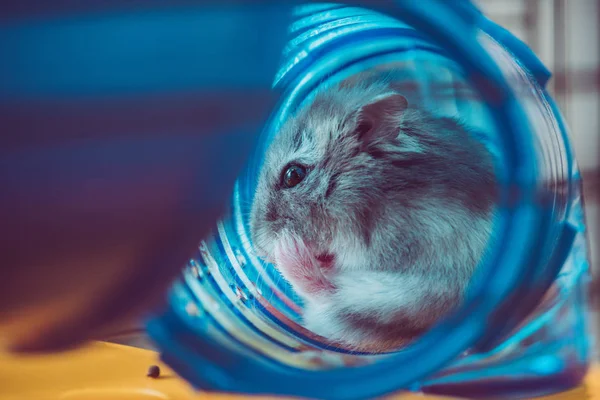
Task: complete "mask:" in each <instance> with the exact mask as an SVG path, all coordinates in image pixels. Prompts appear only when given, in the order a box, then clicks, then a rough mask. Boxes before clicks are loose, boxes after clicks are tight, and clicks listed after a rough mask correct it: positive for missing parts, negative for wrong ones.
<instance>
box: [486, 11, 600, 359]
mask: <svg viewBox="0 0 600 400" xmlns="http://www.w3.org/2000/svg"><path fill="white" fill-rule="evenodd" d="M475 2H476V3H478V5H479V6H480V7H481V9H482V10H483V11H484V12H485V13H486V14H487V15H488V17H489V18H491V19H493V20H494V21H495V22H497V23H499V24H500V25H502V26H504V27H505V28H507V29H508V30H510V31H511V32H512V33H513V34H515V35H516V36H518V37H519V38H520V39H521V40H523V41H524V42H526V43H527V44H528V45H529V46H530V47H531V48H532V49H533V51H534V52H535V53H537V55H538V56H539V57H540V58H541V60H542V61H543V62H544V64H546V66H547V67H548V68H550V70H551V71H552V72H553V73H554V77H553V79H552V80H551V81H550V91H551V93H552V95H553V96H554V98H555V99H556V100H557V101H558V104H559V105H560V108H561V110H562V111H563V113H564V116H565V118H566V120H567V122H568V124H569V127H570V129H571V132H570V134H571V142H572V145H573V147H574V149H575V155H576V157H577V160H578V162H579V167H580V169H581V172H582V175H583V186H584V198H585V201H586V214H587V222H588V227H589V243H590V252H591V257H592V274H594V275H595V276H598V275H599V274H600V259H599V258H600V251H599V250H600V182H599V181H600V161H599V160H600V156H599V154H600V27H599V26H600V0H475ZM592 327H593V329H594V331H595V333H596V336H597V337H600V335H599V334H600V316H599V315H598V313H597V312H593V315H592ZM598 341H600V340H598ZM596 357H597V359H598V358H600V351H599V346H598V345H596Z"/></svg>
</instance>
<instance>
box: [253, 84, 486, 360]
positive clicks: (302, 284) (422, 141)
mask: <svg viewBox="0 0 600 400" xmlns="http://www.w3.org/2000/svg"><path fill="white" fill-rule="evenodd" d="M494 183H495V175H494V165H493V160H492V158H491V155H490V153H489V152H488V150H487V149H486V147H485V146H484V145H482V144H481V143H480V142H479V141H478V140H476V139H475V138H474V137H473V136H472V135H471V134H470V132H469V130H468V129H467V128H466V127H465V126H463V125H462V124H461V123H459V121H457V120H455V119H453V118H438V117H434V116H433V115H432V114H430V113H429V112H427V111H425V110H423V109H420V108H419V107H418V106H417V105H414V104H409V102H408V100H407V99H406V97H405V96H403V95H402V94H401V93H399V92H398V91H396V90H394V89H393V86H392V85H390V83H389V82H388V81H386V80H382V79H380V80H373V79H370V80H360V79H359V80H354V81H353V83H348V81H346V82H343V83H341V84H338V85H336V86H334V87H330V88H328V89H324V90H322V91H321V92H319V93H317V94H316V95H315V97H314V100H313V101H312V102H310V103H309V104H308V105H307V106H305V107H303V108H301V109H300V110H299V111H298V112H297V113H296V114H295V115H294V116H293V117H291V118H290V119H289V120H287V121H286V122H285V123H284V124H283V126H282V127H281V129H280V131H279V132H278V134H277V135H276V137H275V138H274V139H273V141H272V143H271V144H270V146H269V148H268V149H267V152H266V154H265V158H264V162H263V165H262V167H261V170H260V173H259V177H258V183H257V188H256V193H255V197H254V200H253V204H252V209H251V213H250V229H251V240H252V243H253V246H254V248H255V249H256V252H257V254H258V255H259V256H260V257H262V258H263V259H265V260H266V261H268V262H271V263H273V264H274V265H275V266H276V267H277V268H278V270H279V271H280V272H281V274H282V275H283V277H284V278H285V279H287V280H288V281H289V282H290V284H291V285H292V286H293V288H294V289H295V290H296V292H297V293H298V294H299V295H300V296H301V297H302V298H303V299H304V302H305V308H304V313H303V321H304V322H303V323H304V326H305V327H306V328H307V329H309V330H311V331H312V332H314V333H316V334H318V335H320V336H322V337H325V338H327V339H328V340H330V341H332V342H334V343H338V344H341V345H344V346H346V347H347V348H350V349H354V350H366V351H376V352H379V351H389V350H393V349H396V348H398V347H401V346H403V345H405V344H406V343H408V342H409V341H410V340H412V339H414V338H415V337H416V336H417V335H419V334H421V333H423V332H424V331H425V330H427V329H428V328H430V327H431V326H432V324H434V323H435V322H436V321H437V320H438V319H439V318H440V317H442V316H444V315H445V314H446V313H447V312H448V311H450V310H451V309H453V308H454V307H455V306H457V305H458V304H459V303H460V301H461V300H462V298H463V296H464V293H465V288H466V286H467V284H468V282H469V280H470V278H471V276H472V273H473V271H474V269H475V267H476V266H477V265H478V262H479V260H480V258H481V257H482V255H483V253H484V250H485V248H486V246H487V243H488V239H489V237H490V234H491V228H492V217H493V213H494V203H495V191H494V189H493V188H494V187H495V185H494Z"/></svg>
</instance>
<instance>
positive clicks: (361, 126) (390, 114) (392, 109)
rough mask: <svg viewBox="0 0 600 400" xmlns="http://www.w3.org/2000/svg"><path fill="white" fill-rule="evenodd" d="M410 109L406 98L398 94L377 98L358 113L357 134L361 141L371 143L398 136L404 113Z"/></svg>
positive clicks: (388, 94) (383, 95) (387, 94)
mask: <svg viewBox="0 0 600 400" xmlns="http://www.w3.org/2000/svg"><path fill="white" fill-rule="evenodd" d="M407 107H408V100H406V97H404V96H402V95H401V94H398V93H392V92H391V93H386V94H382V95H380V96H377V97H375V98H374V99H373V100H372V101H371V102H370V103H368V104H367V105H365V106H363V107H362V108H361V109H360V111H359V113H358V120H357V122H356V130H355V132H356V133H357V134H358V137H359V140H361V141H367V142H368V141H370V140H373V139H376V138H381V137H384V136H387V135H393V136H394V137H395V136H396V135H397V134H398V128H399V122H400V119H401V117H402V113H403V112H404V111H405V110H406V108H407Z"/></svg>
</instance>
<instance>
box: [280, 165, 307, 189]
mask: <svg viewBox="0 0 600 400" xmlns="http://www.w3.org/2000/svg"><path fill="white" fill-rule="evenodd" d="M305 177H306V168H305V167H303V166H302V165H297V164H292V165H289V166H287V167H286V168H285V169H284V170H283V174H282V176H281V183H282V184H283V187H285V188H288V189H289V188H293V187H294V186H296V185H298V184H299V183H300V182H302V181H303V180H304V178H305Z"/></svg>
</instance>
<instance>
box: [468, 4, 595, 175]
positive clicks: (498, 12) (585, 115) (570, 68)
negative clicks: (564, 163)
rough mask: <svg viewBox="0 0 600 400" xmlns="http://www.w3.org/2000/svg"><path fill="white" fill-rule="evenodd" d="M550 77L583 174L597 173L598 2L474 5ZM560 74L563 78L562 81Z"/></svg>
mask: <svg viewBox="0 0 600 400" xmlns="http://www.w3.org/2000/svg"><path fill="white" fill-rule="evenodd" d="M476 2H477V3H479V5H480V7H481V8H482V9H483V11H484V12H485V13H486V14H487V15H488V17H490V18H491V19H492V20H494V21H496V22H497V23H499V24H500V25H502V26H504V27H505V28H507V29H509V30H510V31H511V32H513V33H514V34H515V35H516V36H518V37H519V38H520V39H522V40H524V41H525V42H526V43H528V44H529V45H530V47H531V48H532V49H533V50H534V51H535V52H536V53H537V54H538V56H539V57H540V58H541V60H542V61H543V62H544V63H545V64H546V65H547V66H548V67H549V68H550V69H551V70H552V71H553V72H556V73H557V75H556V78H555V80H553V82H552V84H551V86H550V89H551V90H552V91H553V93H554V94H555V98H556V99H557V100H558V102H559V104H560V106H561V109H562V111H563V113H564V114H565V116H566V119H567V121H568V123H569V126H570V128H571V137H572V141H573V146H574V148H575V152H576V156H577V159H578V161H579V165H580V167H581V169H582V170H584V171H585V170H593V169H597V168H598V167H600V163H599V158H600V157H599V156H598V153H599V149H600V133H599V132H600V117H599V114H600V94H599V90H598V89H599V86H600V82H599V80H600V74H599V71H600V51H599V50H600V41H599V37H600V30H599V27H598V25H599V24H600V4H599V3H600V1H598V0H476ZM561 72H566V76H564V75H563V74H562V73H561Z"/></svg>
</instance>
